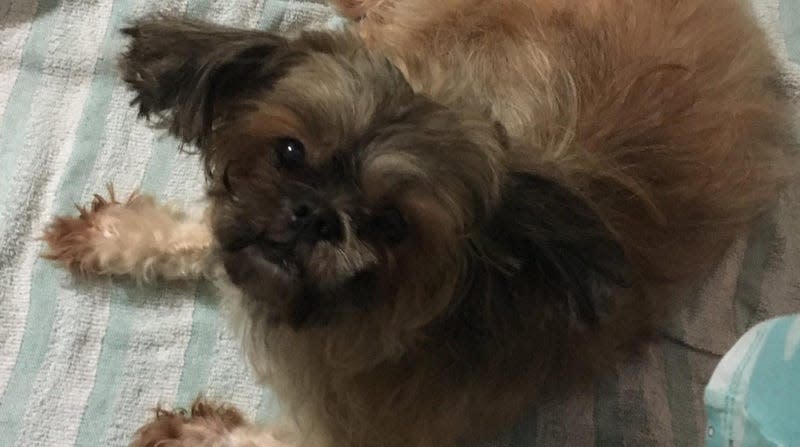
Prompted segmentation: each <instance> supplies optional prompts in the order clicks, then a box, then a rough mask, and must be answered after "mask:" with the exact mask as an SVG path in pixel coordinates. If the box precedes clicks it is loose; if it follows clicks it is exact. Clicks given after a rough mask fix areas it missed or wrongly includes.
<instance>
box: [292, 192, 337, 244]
mask: <svg viewBox="0 0 800 447" xmlns="http://www.w3.org/2000/svg"><path fill="white" fill-rule="evenodd" d="M291 225H292V228H293V229H294V230H295V231H297V236H298V238H301V239H304V240H307V241H309V242H320V241H328V242H338V241H341V240H342V239H343V238H344V229H343V228H342V220H341V219H340V218H339V214H338V213H337V212H336V211H335V210H333V209H331V208H329V207H320V206H315V205H314V204H313V203H311V202H309V201H300V202H298V203H296V204H294V206H293V207H292V223H291Z"/></svg>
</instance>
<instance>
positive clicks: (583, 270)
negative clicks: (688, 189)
mask: <svg viewBox="0 0 800 447" xmlns="http://www.w3.org/2000/svg"><path fill="white" fill-rule="evenodd" d="M475 243H476V248H477V249H478V251H479V253H480V255H481V259H482V260H483V262H486V263H487V264H488V265H489V269H490V270H491V271H492V272H493V273H492V274H490V275H488V276H489V279H488V281H489V282H492V283H494V284H489V285H488V287H489V288H488V289H486V290H490V291H492V293H489V294H487V295H488V296H487V299H489V300H494V301H495V302H494V303H484V306H486V305H488V306H490V307H495V308H496V309H497V310H498V311H500V310H501V309H511V310H512V311H513V312H515V313H517V314H519V318H526V311H527V310H531V311H534V309H538V310H541V309H542V307H541V305H542V304H543V303H542V300H547V301H546V303H544V304H547V305H548V306H550V307H551V308H553V309H554V310H555V312H556V313H557V314H562V315H565V316H566V317H567V318H569V320H570V321H572V322H574V323H577V324H578V325H579V326H581V327H591V326H593V325H594V324H596V323H597V322H598V320H599V319H600V318H601V317H602V315H603V313H605V312H606V311H607V310H608V309H609V308H610V307H611V306H613V303H612V302H610V299H611V298H612V296H611V294H612V293H613V291H614V290H615V289H616V288H618V287H629V286H630V285H629V284H628V283H629V280H630V278H629V271H628V264H627V260H626V257H625V254H624V252H623V250H622V247H621V246H620V245H619V243H618V242H617V241H616V240H615V238H614V235H613V234H611V232H609V231H608V230H607V229H606V227H605V226H604V225H603V223H602V221H601V220H600V218H599V217H598V216H597V214H596V213H595V212H594V211H593V210H592V209H591V207H590V206H589V205H588V204H587V203H586V202H585V201H584V200H583V199H582V198H580V197H579V196H578V195H576V194H574V193H572V192H571V191H569V190H568V189H567V188H565V187H563V186H561V185H559V184H558V183H556V182H555V181H552V180H549V179H545V178H543V177H539V176H537V175H534V174H531V173H514V174H512V175H511V177H510V180H509V181H508V182H507V184H506V186H505V188H504V190H503V192H502V198H501V202H500V205H499V207H498V208H497V209H496V211H495V213H494V215H493V216H492V218H491V219H490V220H489V222H488V223H487V225H486V226H485V228H483V229H482V231H481V236H480V237H479V239H478V240H477V241H475ZM498 301H500V302H498ZM498 306H499V307H498ZM493 313H499V312H493ZM527 317H528V318H529V317H530V315H528V316H527Z"/></svg>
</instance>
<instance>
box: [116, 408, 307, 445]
mask: <svg viewBox="0 0 800 447" xmlns="http://www.w3.org/2000/svg"><path fill="white" fill-rule="evenodd" d="M279 438H280V435H277V434H276V432H275V431H273V430H269V429H266V428H261V427H257V426H255V425H252V424H250V423H249V422H247V421H246V420H245V418H244V417H243V416H242V415H241V413H239V411H238V410H237V409H236V408H234V407H231V406H229V405H215V404H212V403H210V402H207V401H204V400H201V399H198V400H197V401H195V403H194V404H192V408H191V410H189V411H182V410H179V411H167V410H163V409H157V410H156V417H155V418H154V419H153V420H151V421H150V422H148V423H147V424H145V425H144V426H143V427H142V428H140V429H139V430H138V431H137V432H136V435H135V436H134V440H133V442H132V443H131V447H167V446H169V447H296V446H294V444H289V443H287V442H285V441H282V440H279Z"/></svg>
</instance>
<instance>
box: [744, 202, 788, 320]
mask: <svg viewBox="0 0 800 447" xmlns="http://www.w3.org/2000/svg"><path fill="white" fill-rule="evenodd" d="M778 242H779V239H778V225H777V223H776V216H775V214H774V212H771V213H767V214H765V215H763V216H762V217H761V218H759V219H758V220H757V221H756V222H755V223H754V224H753V226H752V229H751V230H750V236H749V238H748V240H747V250H746V251H745V254H744V261H743V262H742V269H741V271H740V273H739V277H738V278H737V282H736V292H735V293H734V295H733V303H734V306H735V308H734V309H735V315H736V321H735V322H734V323H735V324H736V333H737V335H742V334H744V333H745V332H746V331H747V329H749V328H750V327H752V326H753V325H754V324H755V323H757V322H759V321H760V320H763V319H764V318H765V317H766V316H767V315H765V309H763V305H762V303H761V290H762V285H763V283H764V275H765V274H766V272H767V270H768V269H769V266H770V263H771V262H772V261H773V258H774V254H775V252H776V250H777V249H778V246H777V243H778Z"/></svg>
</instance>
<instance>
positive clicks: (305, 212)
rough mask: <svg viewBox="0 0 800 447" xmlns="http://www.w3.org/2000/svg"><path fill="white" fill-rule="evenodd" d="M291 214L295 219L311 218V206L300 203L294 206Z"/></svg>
mask: <svg viewBox="0 0 800 447" xmlns="http://www.w3.org/2000/svg"><path fill="white" fill-rule="evenodd" d="M292 213H293V215H294V218H295V219H301V220H303V219H307V218H308V217H309V216H311V206H309V205H308V204H307V203H300V204H298V205H295V207H294V209H293V210H292Z"/></svg>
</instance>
